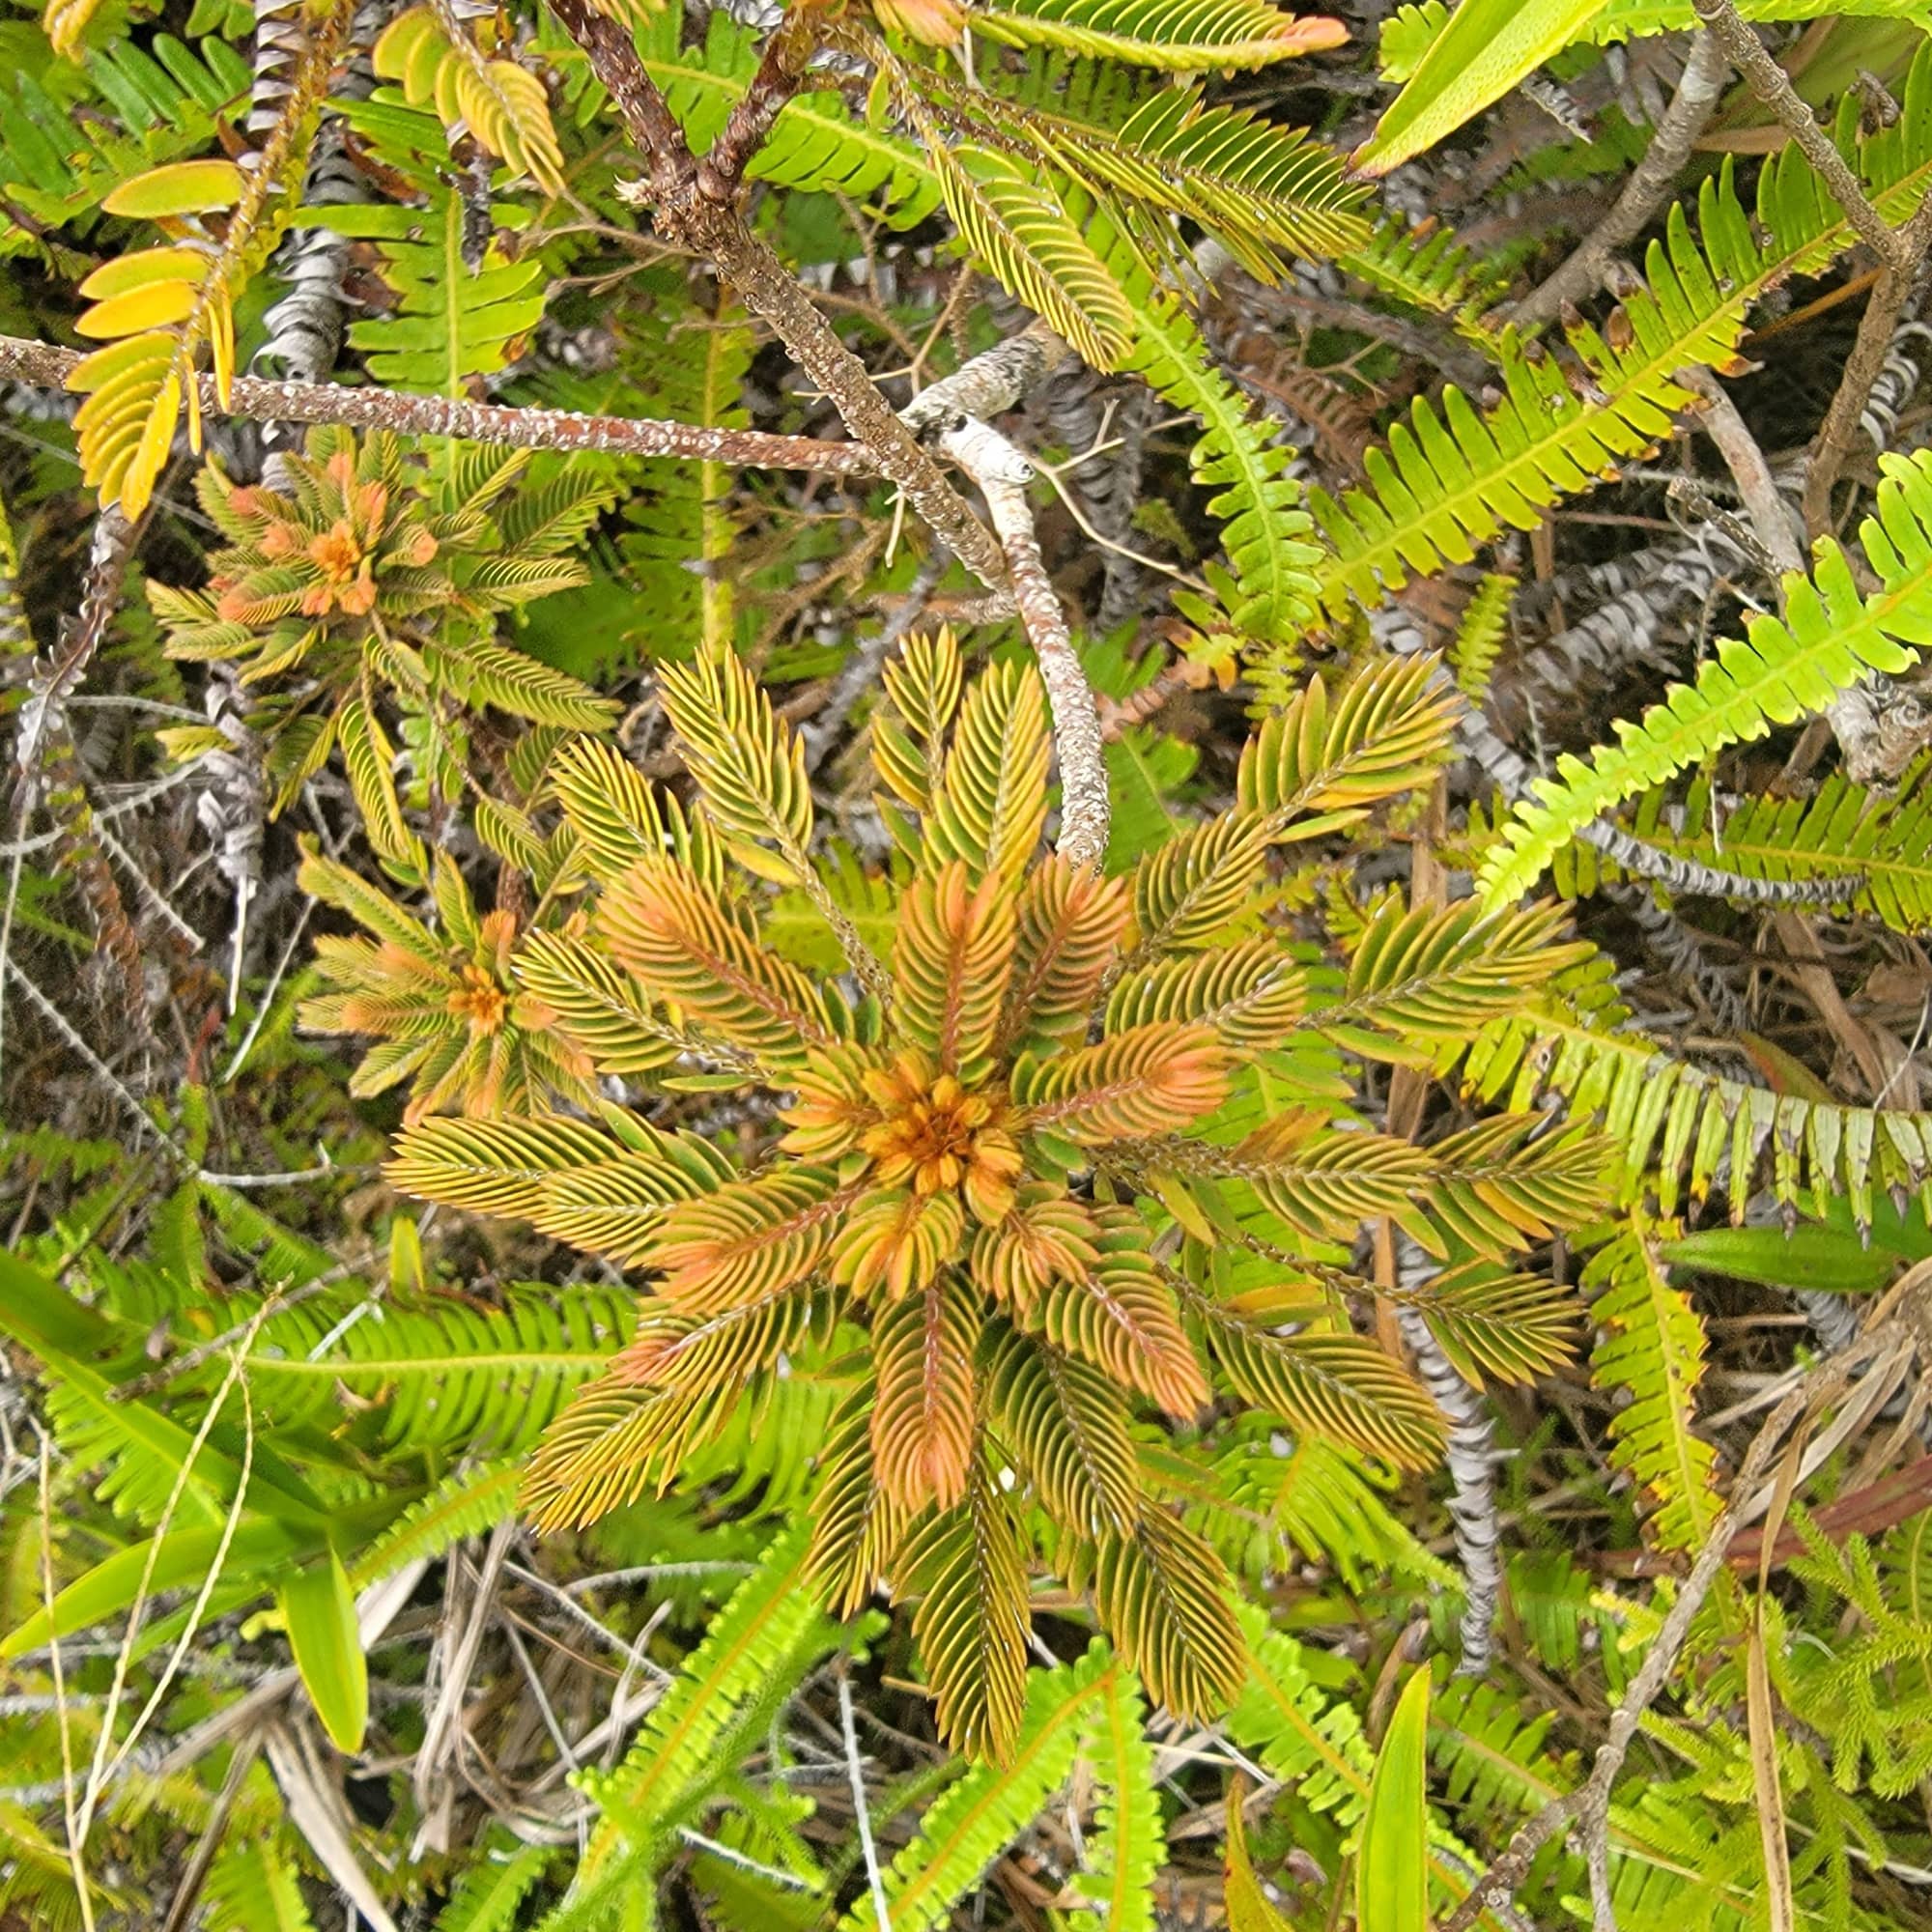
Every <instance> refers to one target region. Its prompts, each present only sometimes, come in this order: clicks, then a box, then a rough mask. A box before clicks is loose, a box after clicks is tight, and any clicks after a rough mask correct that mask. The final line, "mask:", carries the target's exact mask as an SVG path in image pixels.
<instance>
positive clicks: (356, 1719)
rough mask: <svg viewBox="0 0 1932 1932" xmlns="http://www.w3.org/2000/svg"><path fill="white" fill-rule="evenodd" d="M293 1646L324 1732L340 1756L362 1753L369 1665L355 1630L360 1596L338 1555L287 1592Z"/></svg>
mask: <svg viewBox="0 0 1932 1932" xmlns="http://www.w3.org/2000/svg"><path fill="white" fill-rule="evenodd" d="M281 1609H282V1618H283V1621H284V1622H285V1623H286V1624H287V1625H288V1630H289V1643H290V1645H291V1647H292V1648H293V1649H294V1651H295V1654H296V1668H297V1669H298V1671H300V1673H301V1681H302V1689H303V1690H306V1691H307V1692H308V1696H309V1702H310V1703H312V1704H313V1705H314V1706H315V1714H316V1716H317V1717H319V1718H320V1719H322V1724H323V1728H324V1729H325V1730H326V1731H327V1733H328V1735H329V1737H330V1738H331V1739H333V1740H334V1743H335V1747H336V1748H337V1749H338V1750H344V1751H357V1750H360V1749H361V1748H362V1734H363V1732H364V1731H366V1730H367V1729H368V1727H369V1661H368V1659H367V1658H366V1657H364V1656H363V1654H362V1637H361V1633H360V1632H359V1631H358V1630H357V1629H356V1626H355V1591H354V1590H352V1589H351V1588H350V1586H349V1573H348V1572H347V1571H346V1570H344V1569H343V1567H342V1559H341V1557H339V1556H338V1555H336V1553H335V1552H334V1550H332V1549H331V1550H330V1551H329V1552H328V1558H327V1562H324V1563H311V1564H310V1565H309V1566H308V1568H307V1569H305V1570H299V1571H298V1572H297V1573H296V1575H295V1576H294V1577H291V1578H290V1580H289V1581H288V1582H287V1583H285V1584H284V1585H283V1586H282V1596H281Z"/></svg>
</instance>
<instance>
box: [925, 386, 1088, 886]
mask: <svg viewBox="0 0 1932 1932" xmlns="http://www.w3.org/2000/svg"><path fill="white" fill-rule="evenodd" d="M939 446H940V448H941V449H943V450H944V451H945V452H946V454H947V455H948V456H950V457H951V458H952V460H953V462H955V463H956V464H958V466H959V467H960V469H963V470H965V472H966V473H967V475H969V476H970V477H972V479H973V480H974V482H975V483H977V484H978V485H979V486H980V494H981V495H982V496H983V497H985V499H986V508H987V510H988V511H990V512H991V514H992V519H993V527H994V529H996V530H997V531H998V532H999V533H1000V541H1001V542H1002V543H1003V544H1004V545H1005V546H1006V553H1007V567H1008V569H1009V570H1010V571H1011V573H1012V581H1013V599H1014V601H1015V603H1017V604H1018V606H1019V612H1020V622H1021V623H1022V624H1023V625H1024V626H1025V627H1026V634H1027V638H1028V640H1029V641H1030V642H1031V643H1032V645H1033V650H1034V657H1035V658H1036V660H1037V662H1038V665H1039V674H1040V679H1041V681H1042V682H1043V683H1044V684H1045V686H1046V698H1047V703H1048V704H1049V705H1050V706H1051V707H1052V710H1053V749H1054V755H1055V756H1056V757H1057V758H1058V760H1059V763H1060V844H1059V851H1060V855H1061V857H1062V858H1064V859H1066V860H1068V861H1070V862H1071V863H1072V864H1073V865H1075V866H1093V867H1097V866H1098V865H1099V864H1100V861H1101V860H1102V859H1103V858H1104V857H1105V856H1106V851H1107V830H1108V826H1109V823H1110V819H1111V807H1110V804H1109V801H1108V797H1107V765H1106V759H1105V755H1104V753H1103V752H1102V750H1101V740H1100V712H1099V707H1098V706H1097V705H1095V703H1094V692H1093V688H1092V687H1091V686H1090V685H1089V684H1088V682H1087V673H1086V671H1085V670H1083V669H1082V668H1081V665H1080V657H1079V654H1078V653H1077V652H1076V651H1075V650H1074V648H1073V634H1072V633H1071V631H1069V630H1068V628H1067V624H1066V613H1065V611H1064V610H1063V609H1062V608H1061V603H1060V598H1059V595H1058V593H1057V592H1056V591H1055V590H1054V587H1053V580H1052V579H1051V578H1050V577H1048V576H1047V574H1046V565H1045V563H1044V562H1043V561H1042V559H1041V557H1040V554H1039V539H1038V537H1037V535H1036V534H1035V532H1034V518H1033V505H1032V504H1031V503H1030V502H1029V501H1028V500H1027V494H1026V493H1027V485H1028V484H1029V483H1031V482H1032V481H1033V475H1034V469H1033V465H1032V464H1031V463H1029V462H1028V461H1027V460H1026V458H1025V457H1024V456H1022V455H1021V454H1020V453H1019V451H1018V450H1017V449H1015V448H1014V447H1013V445H1012V444H1011V443H1010V442H1009V441H1008V440H1007V439H1006V438H1005V437H1003V436H1002V435H1001V434H1000V433H999V432H998V431H997V430H994V429H989V428H987V426H986V425H985V424H984V423H982V422H976V421H972V420H970V419H969V420H967V421H965V422H962V423H961V424H959V426H958V427H957V428H954V429H950V430H948V431H947V432H946V434H945V435H944V436H942V437H941V438H940V440H939Z"/></svg>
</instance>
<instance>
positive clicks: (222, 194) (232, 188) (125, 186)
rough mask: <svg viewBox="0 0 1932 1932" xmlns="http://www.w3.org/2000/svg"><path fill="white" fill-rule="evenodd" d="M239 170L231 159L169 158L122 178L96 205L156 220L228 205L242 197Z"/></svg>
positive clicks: (112, 211)
mask: <svg viewBox="0 0 1932 1932" xmlns="http://www.w3.org/2000/svg"><path fill="white" fill-rule="evenodd" d="M242 186H243V182H242V176H241V169H240V168H238V167H237V166H236V165H235V163H234V162H233V161H221V160H206V161H171V162H169V164H168V165H167V166H166V167H164V168H150V169H149V170H148V171H147V173H146V174H140V175H136V176H135V177H134V179H133V180H132V181H125V182H123V183H122V184H121V185H120V186H119V187H117V188H116V189H115V190H114V192H113V193H112V194H110V195H109V196H108V197H107V198H106V200H104V201H103V202H102V203H101V204H100V208H101V212H102V213H105V214H126V215H131V216H134V217H137V218H138V219H140V220H143V221H159V220H162V219H164V218H165V217H167V216H168V215H173V214H204V213H207V212H208V211H209V210H210V209H215V208H232V207H233V206H234V205H235V203H236V202H238V201H239V200H240V199H241V189H242Z"/></svg>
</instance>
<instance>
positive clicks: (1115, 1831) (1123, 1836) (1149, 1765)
mask: <svg viewBox="0 0 1932 1932" xmlns="http://www.w3.org/2000/svg"><path fill="white" fill-rule="evenodd" d="M1080 1755H1081V1758H1082V1760H1083V1762H1084V1763H1085V1764H1086V1765H1087V1766H1088V1768H1089V1770H1090V1771H1091V1773H1092V1776H1093V1779H1094V1831H1093V1833H1092V1834H1091V1835H1090V1836H1089V1837H1088V1839H1087V1859H1086V1865H1085V1869H1084V1870H1082V1871H1081V1872H1080V1874H1079V1875H1078V1877H1076V1878H1075V1880H1074V1881H1073V1884H1074V1889H1076V1890H1077V1891H1079V1892H1080V1893H1081V1895H1082V1896H1083V1897H1086V1898H1090V1899H1092V1900H1093V1901H1094V1908H1095V1910H1096V1911H1097V1912H1098V1913H1099V1915H1100V1924H1101V1925H1102V1926H1103V1927H1104V1928H1105V1932H1156V1924H1157V1921H1156V1918H1155V1915H1154V1900H1153V1886H1154V1880H1155V1879H1156V1878H1158V1877H1159V1876H1160V1873H1161V1870H1162V1868H1163V1866H1164V1865H1165V1864H1166V1862H1167V1833H1166V1830H1165V1828H1164V1826H1163V1824H1162V1820H1161V1805H1160V1794H1159V1791H1158V1789H1157V1787H1156V1785H1155V1783H1154V1755H1153V1747H1152V1745H1151V1743H1150V1742H1149V1740H1148V1735H1147V1714H1146V1710H1145V1707H1144V1706H1143V1704H1142V1702H1141V1695H1140V1686H1139V1685H1138V1684H1137V1683H1136V1682H1135V1680H1134V1675H1133V1672H1132V1671H1130V1670H1127V1669H1125V1668H1124V1667H1122V1668H1119V1669H1116V1670H1112V1671H1107V1672H1103V1673H1102V1675H1101V1677H1100V1680H1099V1697H1098V1699H1097V1701H1096V1702H1095V1703H1094V1705H1093V1706H1092V1708H1091V1709H1090V1710H1089V1712H1088V1717H1087V1728H1086V1735H1085V1737H1084V1738H1083V1740H1082V1742H1081V1748H1080Z"/></svg>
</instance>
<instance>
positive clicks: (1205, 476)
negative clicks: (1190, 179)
mask: <svg viewBox="0 0 1932 1932" xmlns="http://www.w3.org/2000/svg"><path fill="white" fill-rule="evenodd" d="M1123 367H1124V368H1125V369H1126V370H1127V371H1128V372H1129V373H1130V374H1132V375H1136V376H1138V377H1140V379H1141V380H1142V381H1143V382H1144V383H1146V384H1148V386H1149V387H1150V388H1151V389H1153V390H1154V391H1155V392H1156V393H1157V394H1159V395H1160V396H1162V397H1163V398H1164V399H1165V400H1166V401H1167V402H1169V403H1171V404H1173V405H1174V406H1175V408H1177V409H1180V410H1185V411H1186V412H1188V413H1189V414H1190V415H1192V416H1195V417H1196V418H1198V419H1199V421H1200V423H1201V427H1202V436H1201V440H1200V441H1199V442H1198V443H1196V444H1195V447H1194V453H1193V457H1192V466H1193V471H1194V480H1195V482H1196V483H1197V484H1199V485H1201V486H1202V487H1203V488H1204V489H1208V490H1211V491H1212V492H1213V493H1214V494H1213V495H1212V496H1210V497H1208V514H1209V515H1210V516H1212V517H1215V518H1218V519H1220V520H1221V525H1222V528H1221V542H1222V545H1223V547H1224V548H1225V550H1226V552H1227V556H1228V567H1227V570H1225V571H1214V572H1210V573H1209V582H1211V583H1213V584H1214V587H1215V593H1216V596H1217V597H1218V598H1219V600H1220V602H1221V604H1222V605H1223V606H1224V607H1225V609H1226V611H1227V616H1228V621H1229V622H1230V623H1231V624H1232V625H1233V626H1234V628H1235V629H1236V631H1239V632H1242V633H1244V634H1246V635H1247V636H1249V637H1253V638H1259V639H1266V640H1271V641H1281V642H1287V641H1291V640H1293V639H1295V638H1297V637H1299V636H1300V635H1302V633H1303V632H1305V631H1306V630H1307V629H1308V628H1309V627H1310V625H1312V624H1313V623H1314V622H1315V620H1316V616H1317V613H1318V611H1319V608H1320V584H1319V582H1318V581H1317V577H1316V567H1317V566H1318V564H1319V563H1320V562H1321V555H1322V552H1321V545H1320V542H1319V540H1318V538H1317V536H1316V530H1315V523H1314V519H1313V518H1312V517H1310V515H1309V513H1308V511H1307V509H1306V508H1305V507H1304V506H1303V502H1302V492H1301V485H1300V484H1299V483H1298V482H1297V481H1296V480H1295V479H1294V478H1293V476H1292V475H1290V474H1289V473H1288V465H1289V459H1288V453H1287V451H1285V450H1283V449H1282V448H1280V447H1279V446H1278V445H1277V442H1276V438H1275V432H1274V429H1273V428H1272V427H1271V426H1270V425H1269V424H1267V423H1265V422H1263V421H1261V420H1258V419H1257V417H1256V416H1255V414H1254V412H1252V411H1251V410H1250V408H1249V406H1248V404H1247V402H1246V400H1245V399H1244V398H1243V397H1242V396H1241V394H1240V392H1239V391H1238V390H1236V388H1235V386H1234V385H1233V384H1231V383H1230V382H1229V380H1228V378H1227V377H1226V376H1225V375H1223V374H1222V372H1221V370H1220V368H1219V367H1218V366H1217V365H1216V364H1215V362H1214V360H1213V358H1212V357H1211V356H1210V355H1208V349H1207V346H1206V344H1205V343H1203V341H1202V340H1201V333H1200V331H1199V330H1198V329H1197V328H1196V327H1195V326H1194V324H1193V322H1192V321H1191V320H1190V319H1189V317H1188V316H1187V313H1186V311H1185V310H1184V309H1182V308H1181V306H1180V304H1179V301H1177V300H1176V299H1175V298H1173V297H1171V296H1168V295H1164V294H1162V293H1161V292H1159V291H1158V290H1155V289H1151V288H1147V287H1145V286H1144V285H1141V284H1138V283H1137V284H1136V287H1135V316H1134V345H1133V350H1132V353H1131V354H1130V355H1128V356H1127V358H1126V361H1125V363H1124V364H1123Z"/></svg>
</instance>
